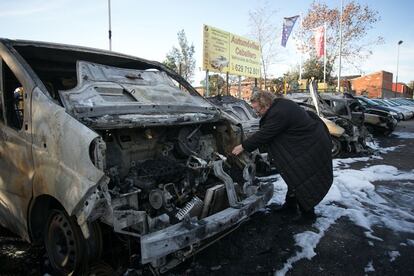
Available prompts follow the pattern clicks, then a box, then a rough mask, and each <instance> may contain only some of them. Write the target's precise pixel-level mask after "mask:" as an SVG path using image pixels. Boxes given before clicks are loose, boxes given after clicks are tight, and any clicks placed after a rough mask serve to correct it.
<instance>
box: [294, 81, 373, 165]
mask: <svg viewBox="0 0 414 276" xmlns="http://www.w3.org/2000/svg"><path fill="white" fill-rule="evenodd" d="M310 94H311V95H310V97H309V95H304V96H302V97H300V98H301V99H302V100H296V101H297V102H298V103H299V104H300V105H302V107H304V108H305V109H307V110H310V111H313V112H316V113H317V114H318V115H319V117H321V119H322V120H323V121H324V123H325V125H326V126H327V128H328V130H329V132H330V134H331V139H332V156H333V157H339V156H342V155H344V154H348V153H368V152H370V151H371V148H370V147H369V146H367V141H368V140H370V139H371V135H370V134H369V132H368V131H367V129H366V128H365V126H364V119H365V117H364V114H361V113H354V112H352V108H353V106H352V105H351V102H350V101H349V100H348V99H344V98H342V97H339V96H333V95H329V94H323V95H322V94H318V93H317V92H316V91H314V89H312V87H311V90H310ZM300 98H299V99H300Z"/></svg>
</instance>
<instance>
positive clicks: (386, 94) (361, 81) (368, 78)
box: [351, 71, 394, 98]
mask: <svg viewBox="0 0 414 276" xmlns="http://www.w3.org/2000/svg"><path fill="white" fill-rule="evenodd" d="M351 87H352V90H354V91H355V94H356V95H364V96H368V97H369V98H390V97H394V93H393V92H392V73H390V72H386V71H379V72H375V73H371V74H368V75H365V76H361V77H359V78H355V79H352V80H351Z"/></svg>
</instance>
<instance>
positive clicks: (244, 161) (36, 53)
mask: <svg viewBox="0 0 414 276" xmlns="http://www.w3.org/2000/svg"><path fill="white" fill-rule="evenodd" d="M0 62H1V67H0V70H1V74H0V76H1V86H0V111H1V112H0V223H1V224H2V225H3V226H5V227H7V228H9V229H10V230H12V231H14V232H15V233H17V234H19V235H20V236H21V237H23V238H24V239H26V240H27V241H30V242H34V243H40V242H43V243H44V244H45V248H46V251H47V255H48V257H49V260H50V264H51V266H52V267H53V269H54V274H74V275H78V274H82V273H83V271H85V270H87V269H88V267H89V266H90V264H91V263H93V262H94V261H96V260H99V259H100V258H101V257H102V256H103V255H105V252H108V250H106V251H105V249H106V248H108V243H109V244H110V245H109V247H110V248H111V249H110V251H112V252H116V251H115V249H114V248H116V247H121V249H122V248H127V249H128V250H126V249H125V250H124V251H126V252H129V254H134V256H138V258H137V259H138V262H139V265H146V266H148V267H151V269H152V270H155V271H156V272H164V271H166V270H168V269H170V268H172V267H174V266H175V265H177V264H178V263H180V262H181V261H183V260H185V259H186V258H188V257H189V256H191V255H192V254H194V253H196V252H197V251H199V250H201V249H202V248H203V247H205V246H206V245H207V244H210V243H211V242H212V241H214V240H217V239H218V238H219V237H221V236H223V235H225V234H226V233H228V232H229V231H230V230H232V229H234V228H235V227H236V226H237V225H239V223H240V222H241V221H243V220H245V219H247V218H248V217H249V216H250V215H251V214H253V213H255V212H256V211H257V210H259V209H260V208H263V207H264V206H265V205H266V203H267V202H268V201H269V199H270V198H271V197H272V194H273V185H272V184H270V183H260V182H258V181H257V179H256V178H255V163H254V162H253V161H252V160H254V156H249V155H242V156H241V157H234V156H232V155H231V154H230V153H231V150H232V148H233V147H234V146H235V145H237V144H239V143H240V141H241V135H242V131H241V128H240V127H239V126H238V124H237V122H235V121H234V120H233V119H232V117H230V116H228V115H226V114H225V113H223V112H221V111H220V110H219V109H217V107H215V106H214V105H212V104H211V103H210V102H209V101H207V100H205V99H204V98H202V97H201V96H200V95H199V94H198V93H197V92H196V91H195V90H194V88H193V87H191V86H190V85H189V84H188V83H187V82H186V81H185V80H184V79H182V78H181V77H180V76H179V75H177V74H176V73H174V72H173V71H171V70H169V69H168V68H166V67H164V66H163V65H162V64H160V63H157V62H152V61H147V60H144V59H139V58H135V57H131V56H127V55H123V54H118V53H113V52H108V51H103V50H97V49H90V48H82V47H75V46H68V45H60V44H51V43H43V42H32V41H18V40H17V41H16V40H7V39H1V40H0ZM178 84H180V85H181V87H182V89H180V88H179V86H178ZM114 237H115V240H114ZM126 259H128V258H126Z"/></svg>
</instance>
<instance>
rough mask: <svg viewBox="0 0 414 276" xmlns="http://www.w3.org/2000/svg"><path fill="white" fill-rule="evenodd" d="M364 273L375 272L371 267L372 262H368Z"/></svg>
mask: <svg viewBox="0 0 414 276" xmlns="http://www.w3.org/2000/svg"><path fill="white" fill-rule="evenodd" d="M364 271H365V272H373V271H375V269H374V266H373V265H372V261H370V262H369V263H368V264H367V266H366V267H365V268H364Z"/></svg>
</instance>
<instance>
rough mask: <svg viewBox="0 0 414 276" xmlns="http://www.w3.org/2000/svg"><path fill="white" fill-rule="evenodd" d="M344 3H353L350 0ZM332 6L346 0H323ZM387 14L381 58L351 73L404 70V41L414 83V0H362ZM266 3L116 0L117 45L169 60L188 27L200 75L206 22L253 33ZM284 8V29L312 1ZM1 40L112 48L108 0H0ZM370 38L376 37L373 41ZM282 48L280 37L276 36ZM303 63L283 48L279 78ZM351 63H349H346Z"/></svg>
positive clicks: (276, 0) (281, 4)
mask: <svg viewBox="0 0 414 276" xmlns="http://www.w3.org/2000/svg"><path fill="white" fill-rule="evenodd" d="M343 1H344V5H345V4H346V3H347V2H348V1H347V0H343ZM323 2H325V3H327V4H328V6H330V7H338V8H339V6H340V0H327V1H323ZM357 2H360V3H362V4H368V5H370V6H371V7H372V8H373V9H375V10H377V11H378V12H379V15H380V16H381V21H380V22H379V23H377V24H376V25H375V27H374V29H372V30H370V32H369V34H368V35H369V37H372V38H374V37H377V36H382V37H384V39H385V43H384V44H383V45H380V46H375V47H374V49H373V55H372V56H371V57H370V58H369V59H367V60H366V61H363V62H362V66H361V68H360V70H356V69H343V75H344V74H361V73H365V74H367V73H370V72H374V71H379V70H385V71H389V72H392V73H393V74H394V80H395V74H396V70H397V42H398V41H399V40H403V41H404V43H403V44H402V45H401V46H400V65H399V73H398V79H399V81H402V82H409V81H410V80H414V47H413V45H414V28H413V27H412V26H413V18H414V17H413V16H412V13H413V10H414V1H409V0H399V1H388V0H377V1H374V0H359V1H357ZM263 3H264V1H252V0H238V1H236V0H226V1H223V0H221V1H219V0H208V1H197V0H193V1H190V0H180V1H179V0H152V1H141V0H111V9H112V12H111V15H112V32H113V36H112V39H113V42H112V49H113V50H114V51H117V52H121V53H126V54H131V55H135V56H139V57H142V58H146V59H151V60H157V61H162V60H164V58H165V55H166V53H168V52H169V51H170V49H171V48H172V46H173V45H177V32H178V31H179V30H181V29H184V30H185V33H186V35H187V39H188V40H189V42H192V43H193V44H194V46H195V51H196V53H195V57H196V60H197V64H196V71H197V72H196V78H195V82H194V84H195V85H198V84H199V81H200V79H201V78H202V77H203V76H204V73H203V71H201V70H202V69H201V66H202V64H201V60H202V26H203V24H206V25H210V26H213V27H216V28H219V29H222V30H225V31H228V32H230V33H234V34H237V35H241V36H246V35H247V33H248V32H249V24H248V18H249V17H248V13H249V11H250V10H254V9H256V8H257V7H259V6H263ZM268 3H270V6H271V7H272V8H273V9H274V10H276V11H277V13H276V16H275V18H274V23H275V24H277V25H278V26H279V29H280V30H281V27H282V18H283V17H287V16H293V15H297V14H300V13H301V12H302V13H306V11H307V9H308V8H309V5H310V4H311V3H312V0H290V1H281V0H273V1H268ZM0 37H3V38H13V39H28V40H40V41H49V42H58V43H66V44H74V45H82V46H90V47H94V48H102V49H108V47H109V46H108V0H83V1H80V0H53V1H44V0H13V1H11V0H0ZM369 37H368V38H369ZM275 39H276V41H277V44H278V45H280V35H279V36H278V37H275ZM298 63H299V57H298V55H297V54H296V50H295V44H294V43H293V41H292V40H289V41H288V44H287V47H286V48H282V47H280V49H279V58H278V62H277V63H276V64H275V65H274V66H273V67H272V70H271V74H272V75H273V76H276V77H277V76H281V75H282V74H283V73H284V72H286V71H287V70H289V69H290V68H291V67H292V66H295V65H296V64H298ZM345 65H346V64H345Z"/></svg>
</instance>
